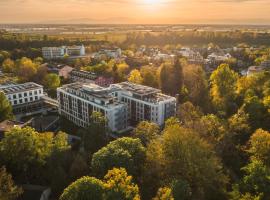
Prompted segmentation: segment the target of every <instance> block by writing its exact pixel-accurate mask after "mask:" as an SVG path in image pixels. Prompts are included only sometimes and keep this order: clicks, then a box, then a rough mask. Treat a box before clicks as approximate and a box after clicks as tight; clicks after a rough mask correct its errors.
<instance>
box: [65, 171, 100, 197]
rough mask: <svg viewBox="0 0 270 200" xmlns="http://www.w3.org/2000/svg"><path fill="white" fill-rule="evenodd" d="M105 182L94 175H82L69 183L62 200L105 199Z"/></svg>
mask: <svg viewBox="0 0 270 200" xmlns="http://www.w3.org/2000/svg"><path fill="white" fill-rule="evenodd" d="M103 194H104V184H103V182H102V181H100V180H98V179H96V178H93V177H87V176H85V177H82V178H80V179H78V180H77V181H75V182H74V183H72V184H71V185H69V186H68V187H67V188H66V189H65V190H64V192H63V194H62V195H61V197H60V200H103Z"/></svg>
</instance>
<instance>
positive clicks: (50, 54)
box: [42, 45, 85, 60]
mask: <svg viewBox="0 0 270 200" xmlns="http://www.w3.org/2000/svg"><path fill="white" fill-rule="evenodd" d="M42 55H43V57H44V58H45V59H48V60H50V59H57V58H64V56H65V55H68V56H71V57H78V56H85V47H84V46H83V45H81V46H70V47H66V46H62V47H43V48H42Z"/></svg>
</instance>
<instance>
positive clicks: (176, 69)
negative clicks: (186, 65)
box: [173, 57, 184, 95]
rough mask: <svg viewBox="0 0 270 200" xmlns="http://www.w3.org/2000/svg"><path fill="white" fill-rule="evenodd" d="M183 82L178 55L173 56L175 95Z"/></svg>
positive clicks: (181, 67)
mask: <svg viewBox="0 0 270 200" xmlns="http://www.w3.org/2000/svg"><path fill="white" fill-rule="evenodd" d="M183 83H184V74H183V66H182V64H181V63H180V59H179V58H178V57H176V58H175V62H174V65H173V86H174V87H173V88H174V90H173V94H174V95H176V94H178V93H179V91H181V89H182V87H183Z"/></svg>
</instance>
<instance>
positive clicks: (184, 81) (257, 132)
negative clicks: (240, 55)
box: [0, 33, 270, 200]
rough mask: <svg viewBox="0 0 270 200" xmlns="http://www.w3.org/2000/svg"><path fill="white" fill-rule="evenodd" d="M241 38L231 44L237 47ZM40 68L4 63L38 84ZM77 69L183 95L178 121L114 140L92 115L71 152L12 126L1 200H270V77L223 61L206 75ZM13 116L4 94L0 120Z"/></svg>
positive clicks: (119, 66) (61, 136)
mask: <svg viewBox="0 0 270 200" xmlns="http://www.w3.org/2000/svg"><path fill="white" fill-rule="evenodd" d="M172 34H173V33H172ZM217 35H218V34H217ZM239 35H240V36H241V34H240V33H239V34H238V35H237V34H236V33H235V35H231V37H232V38H235V40H236V39H237V37H238V36H239ZM130 37H133V36H132V35H131V36H130ZM145 37H146V36H145ZM160 37H161V36H160ZM198 37H199V36H198ZM213 37H217V38H219V37H220V36H215V34H212V36H211V37H210V36H209V38H208V39H207V41H208V40H209V41H210V40H211V41H214V42H217V43H218V41H216V39H215V38H213ZM224 37H225V36H224ZM226 37H230V36H228V35H227V36H226ZM242 37H243V38H242V39H241V42H248V41H247V40H250V42H251V41H252V42H255V41H256V42H257V43H256V44H258V45H259V44H261V43H263V41H264V39H265V38H267V37H268V35H267V34H258V35H253V36H252V37H255V39H254V38H253V39H251V36H250V35H249V34H247V36H245V34H242ZM206 38H207V37H206ZM165 39H166V37H165V38H164V41H165ZM217 40H218V39H217ZM128 41H129V42H130V41H132V38H129V40H128ZM143 41H144V40H140V42H142V43H143ZM147 41H151V40H150V39H149V40H147ZM168 41H174V40H173V39H171V40H168ZM175 41H178V40H177V39H176V40H175ZM195 41H196V40H195ZM224 41H226V40H224ZM233 41H234V40H233ZM236 41H239V40H236ZM269 41H270V40H269ZM269 41H268V42H269ZM140 42H139V44H140ZM145 42H146V41H145ZM155 42H156V41H155ZM197 42H198V43H199V41H197ZM230 42H232V41H230ZM234 42H235V41H234ZM239 42H240V41H239ZM132 43H133V42H132ZM265 44H267V42H266V43H265ZM11 51H12V50H11ZM8 53H10V52H8ZM2 54H3V53H2ZM258 55H259V54H258ZM265 55H266V56H267V55H268V53H267V52H265V53H264V56H265ZM261 56H262V54H260V55H259V57H261ZM255 60H256V57H253V58H252V62H255ZM42 62H43V61H41V60H40V58H36V59H33V60H31V59H28V58H20V59H19V60H17V61H16V60H14V59H13V58H10V56H7V57H6V58H5V59H4V60H3V64H2V70H3V71H4V72H8V73H10V74H12V75H13V76H16V77H18V79H19V80H18V81H29V80H35V78H36V76H37V75H38V70H41V69H40V66H41V63H42ZM76 62H77V63H73V64H74V65H75V66H77V67H79V68H83V69H85V70H90V71H93V72H96V73H100V74H107V75H108V76H113V77H114V79H115V80H116V82H120V81H125V80H128V81H131V82H134V83H140V84H144V85H148V86H152V87H156V88H160V89H161V90H162V91H163V92H164V93H166V94H170V95H173V96H177V97H178V107H177V114H176V116H175V117H173V118H170V119H168V120H167V121H166V124H165V126H164V127H158V126H157V125H156V124H153V123H150V122H141V123H139V124H138V125H137V126H136V127H135V129H134V130H133V131H132V132H131V133H129V134H127V135H125V137H121V138H119V139H116V140H111V139H110V138H109V137H108V135H107V134H106V132H107V131H108V130H107V129H106V119H105V117H104V116H102V114H100V113H93V114H92V123H91V125H90V127H89V128H87V129H78V128H74V129H70V130H72V131H73V133H72V134H74V135H79V136H81V137H82V138H83V140H82V142H81V144H78V145H76V146H69V145H68V143H67V140H66V137H67V136H66V134H65V133H63V132H59V133H57V134H53V133H38V132H36V131H35V130H33V129H32V128H29V127H27V128H14V129H12V130H11V131H9V132H7V133H5V137H4V138H3V139H2V140H1V142H0V163H1V166H2V168H1V169H0V197H1V198H3V199H5V200H13V199H16V198H17V197H18V196H19V195H20V194H21V193H22V192H23V191H22V189H21V187H20V185H21V184H24V183H31V184H39V185H49V186H50V187H51V188H52V191H53V197H52V199H60V200H82V199H83V200H92V199H93V200H94V199H95V200H99V199H100V200H104V199H105V200H119V199H122V200H138V199H145V200H149V199H153V200H173V199H175V200H189V199H192V200H197V199H200V200H204V199H205V200H211V199H213V200H216V199H220V200H223V199H224V200H226V199H230V200H239V199H240V200H268V199H269V198H270V73H269V72H262V73H258V74H254V75H252V76H241V75H239V73H237V72H236V71H235V70H233V69H232V67H231V66H230V65H229V64H225V63H224V64H221V65H220V66H217V68H216V70H215V71H213V72H212V73H211V74H210V75H207V74H206V73H205V71H204V69H203V67H201V66H197V65H188V64H187V63H186V62H185V60H183V59H180V58H177V59H175V60H174V61H173V62H165V63H161V64H160V65H159V66H153V65H146V66H141V67H139V68H138V67H135V68H134V67H133V66H130V65H128V64H127V63H125V62H121V63H117V62H115V61H114V60H110V61H107V62H102V63H98V64H95V63H94V62H93V61H88V63H81V61H76ZM25 63H27V64H25ZM28 68H31V69H28ZM26 71H27V72H28V71H29V73H24V72H26ZM31 71H34V72H35V73H34V74H33V73H30V72H31ZM20 72H21V73H20ZM29 74H31V76H28V75H29ZM50 76H52V75H50V74H46V75H45V76H44V78H42V79H40V78H39V79H38V80H39V81H40V80H43V79H44V80H43V81H44V82H43V83H44V84H46V83H47V84H48V86H47V87H48V88H50V89H52V90H53V89H54V90H55V88H56V87H58V86H59V85H60V84H61V83H59V81H58V80H55V79H57V78H55V77H50ZM52 80H54V81H52ZM52 83H54V84H52ZM12 118H13V115H12V108H11V106H10V105H9V102H8V100H7V99H6V98H5V96H4V94H2V93H1V94H0V121H3V120H5V119H12ZM63 121H64V120H63ZM65 123H67V124H70V122H65ZM66 127H67V126H66Z"/></svg>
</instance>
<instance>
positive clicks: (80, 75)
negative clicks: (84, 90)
mask: <svg viewBox="0 0 270 200" xmlns="http://www.w3.org/2000/svg"><path fill="white" fill-rule="evenodd" d="M70 79H71V81H73V82H83V83H93V84H96V85H99V86H101V87H108V86H109V85H110V84H113V82H114V80H113V78H112V77H110V78H107V77H104V76H97V75H96V74H95V73H93V72H88V71H84V70H73V71H71V72H70Z"/></svg>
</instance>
